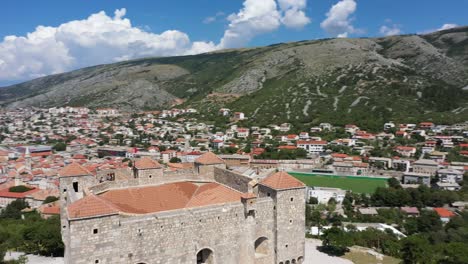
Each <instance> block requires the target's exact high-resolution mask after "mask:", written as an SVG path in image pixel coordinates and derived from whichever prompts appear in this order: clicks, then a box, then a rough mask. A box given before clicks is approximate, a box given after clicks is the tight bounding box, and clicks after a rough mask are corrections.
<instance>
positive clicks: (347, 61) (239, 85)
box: [0, 27, 468, 127]
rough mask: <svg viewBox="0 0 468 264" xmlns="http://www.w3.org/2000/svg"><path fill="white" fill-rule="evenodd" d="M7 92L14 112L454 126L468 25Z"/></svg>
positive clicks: (232, 55) (260, 51)
mask: <svg viewBox="0 0 468 264" xmlns="http://www.w3.org/2000/svg"><path fill="white" fill-rule="evenodd" d="M0 91H1V93H0V104H1V105H3V106H5V107H8V108H16V107H29V106H37V107H52V106H64V105H71V106H87V107H91V108H99V107H115V108H120V109H124V110H128V111H136V110H149V109H160V108H163V107H166V108H167V107H171V106H174V105H176V104H180V103H181V102H183V104H184V106H192V107H195V108H198V109H200V110H204V111H205V113H212V114H214V113H216V112H217V110H218V109H219V107H222V106H224V107H228V108H232V109H235V110H236V111H243V112H245V113H246V116H248V117H249V118H250V121H252V122H257V123H259V124H268V123H271V122H289V123H318V122H333V123H335V124H341V123H343V124H344V123H347V122H359V123H360V124H362V126H364V127H366V126H368V127H373V126H377V125H379V124H381V123H383V122H385V121H388V120H394V121H406V122H411V121H417V120H420V119H427V120H434V121H444V122H455V121H461V120H464V119H466V116H468V95H467V94H468V27H459V28H454V29H449V30H444V31H439V32H434V33H430V34H425V35H403V36H391V37H383V38H361V39H323V40H311V41H301V42H293V43H281V44H275V45H271V46H267V47H258V48H250V49H237V50H236V49H231V50H226V51H218V52H213V53H206V54H200V55H194V56H179V57H165V58H146V59H138V60H132V61H125V62H119V63H114V64H108V65H99V66H94V67H89V68H84V69H80V70H76V71H72V72H69V73H63V74H57V75H52V76H47V77H43V78H39V79H35V80H32V81H28V82H25V83H21V84H17V85H12V86H9V87H4V88H1V90H0ZM363 123H364V124H363Z"/></svg>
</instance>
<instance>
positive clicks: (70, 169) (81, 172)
mask: <svg viewBox="0 0 468 264" xmlns="http://www.w3.org/2000/svg"><path fill="white" fill-rule="evenodd" d="M58 174H59V176H60V177H73V176H86V175H92V174H91V172H90V171H88V170H87V169H86V168H84V167H83V166H81V165H79V164H78V163H71V164H70V165H68V166H66V167H64V168H63V169H61V170H60V171H59V173H58Z"/></svg>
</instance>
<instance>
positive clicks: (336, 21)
mask: <svg viewBox="0 0 468 264" xmlns="http://www.w3.org/2000/svg"><path fill="white" fill-rule="evenodd" d="M356 8H357V4H356V2H355V1H354V0H341V1H339V2H338V3H336V4H335V5H333V6H332V7H331V9H330V10H329V11H328V13H327V14H326V15H327V18H326V19H325V20H324V21H322V23H320V27H321V28H322V29H324V30H325V31H326V32H327V33H328V34H330V35H332V36H337V37H348V35H349V34H353V33H358V32H359V30H358V29H356V28H354V26H353V25H352V18H351V15H352V14H353V13H354V12H355V11H356Z"/></svg>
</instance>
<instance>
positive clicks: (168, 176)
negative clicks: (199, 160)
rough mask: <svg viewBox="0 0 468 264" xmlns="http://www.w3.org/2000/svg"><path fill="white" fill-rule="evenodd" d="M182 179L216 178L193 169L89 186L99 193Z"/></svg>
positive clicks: (197, 180)
mask: <svg viewBox="0 0 468 264" xmlns="http://www.w3.org/2000/svg"><path fill="white" fill-rule="evenodd" d="M181 181H192V182H212V181H214V179H213V178H212V177H209V175H198V174H196V173H195V172H194V171H193V170H184V171H178V172H164V175H161V176H154V177H153V178H144V179H140V178H136V179H129V180H123V181H106V182H102V183H99V184H97V185H95V186H93V187H91V188H89V190H90V191H91V192H92V193H94V194H99V193H102V192H105V191H107V190H110V189H122V188H129V187H138V186H142V185H160V184H166V183H172V182H181Z"/></svg>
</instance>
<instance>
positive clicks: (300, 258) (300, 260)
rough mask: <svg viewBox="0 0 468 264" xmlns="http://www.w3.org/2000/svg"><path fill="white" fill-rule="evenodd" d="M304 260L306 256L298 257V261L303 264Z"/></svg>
mask: <svg viewBox="0 0 468 264" xmlns="http://www.w3.org/2000/svg"><path fill="white" fill-rule="evenodd" d="M303 262H304V257H302V256H301V257H298V258H297V263H299V264H301V263H303Z"/></svg>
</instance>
